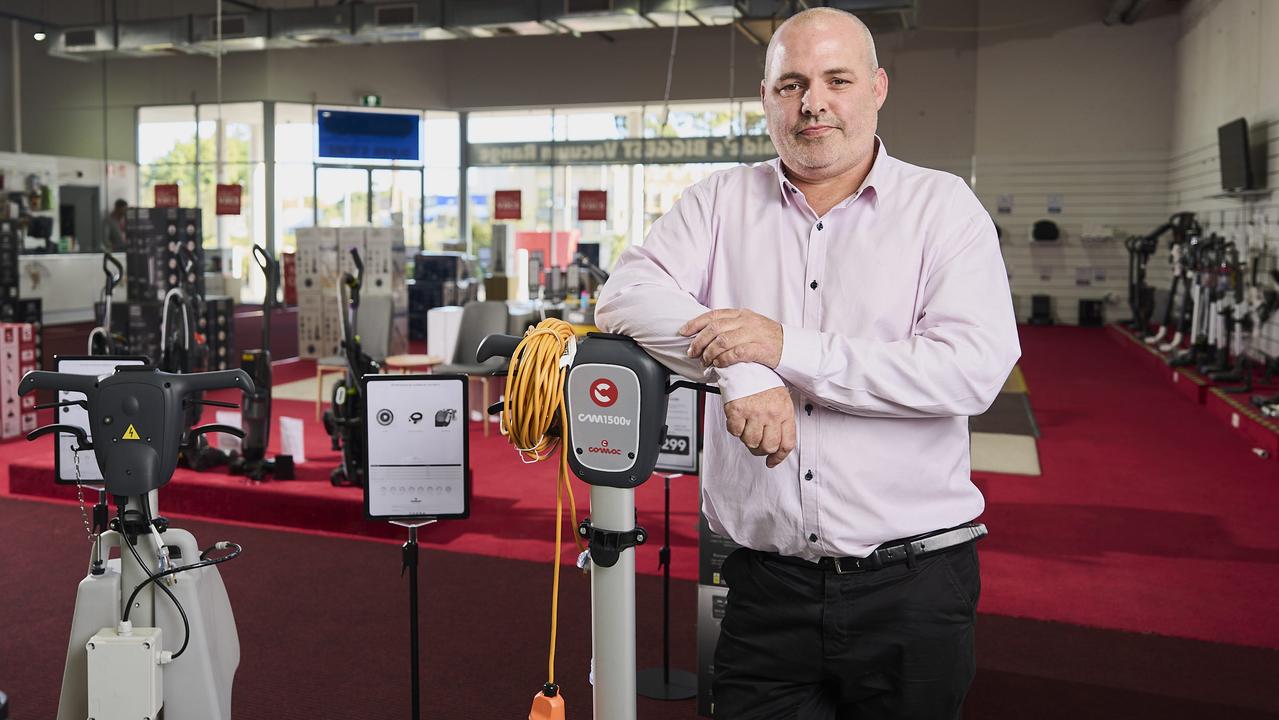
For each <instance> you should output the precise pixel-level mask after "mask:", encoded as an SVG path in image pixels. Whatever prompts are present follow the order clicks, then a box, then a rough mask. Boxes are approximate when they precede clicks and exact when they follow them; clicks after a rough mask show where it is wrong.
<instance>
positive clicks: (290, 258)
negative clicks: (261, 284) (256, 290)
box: [280, 253, 298, 306]
mask: <svg viewBox="0 0 1279 720" xmlns="http://www.w3.org/2000/svg"><path fill="white" fill-rule="evenodd" d="M280 285H281V289H282V291H283V296H282V298H281V299H282V300H283V301H284V304H285V305H289V306H293V305H297V304H298V254H297V253H283V254H281V255H280Z"/></svg>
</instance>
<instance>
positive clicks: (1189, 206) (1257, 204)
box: [1161, 123, 1279, 357]
mask: <svg viewBox="0 0 1279 720" xmlns="http://www.w3.org/2000/svg"><path fill="white" fill-rule="evenodd" d="M1253 130H1254V131H1253V133H1252V142H1253V143H1254V144H1257V143H1258V142H1259V141H1260V140H1261V139H1262V138H1264V139H1265V144H1266V150H1265V152H1264V153H1261V155H1263V156H1265V159H1266V168H1265V171H1266V172H1265V176H1266V177H1265V180H1264V182H1261V183H1258V184H1259V185H1262V186H1264V187H1266V188H1271V189H1274V190H1275V192H1274V193H1273V194H1271V195H1270V196H1265V195H1261V196H1257V197H1214V196H1216V195H1220V194H1221V193H1222V190H1221V169H1220V159H1219V157H1218V152H1217V143H1216V138H1215V137H1214V138H1211V139H1210V141H1209V142H1205V143H1203V144H1202V145H1199V146H1197V147H1194V148H1191V149H1189V150H1186V151H1184V152H1181V153H1178V154H1176V155H1174V156H1173V157H1172V158H1171V160H1170V162H1169V186H1170V187H1169V190H1170V194H1171V198H1172V203H1173V207H1175V208H1176V209H1178V210H1189V211H1192V212H1194V213H1196V215H1197V217H1198V219H1199V223H1200V225H1202V226H1203V229H1204V232H1205V233H1214V232H1215V233H1217V234H1218V235H1222V236H1225V237H1226V238H1227V239H1229V240H1233V241H1234V242H1235V243H1236V245H1238V246H1239V248H1240V249H1241V250H1242V249H1245V248H1246V249H1247V252H1248V254H1249V255H1252V256H1260V257H1261V258H1262V266H1261V267H1262V270H1263V271H1264V270H1268V269H1269V268H1272V267H1276V264H1277V263H1279V123H1269V124H1266V125H1265V126H1263V127H1261V128H1257V127H1254V128H1253ZM1255 155H1257V153H1254V156H1255ZM1254 173H1257V169H1256V168H1254ZM1257 174H1259V173H1257ZM1257 179H1260V178H1257ZM1161 265H1162V264H1161ZM1165 272H1166V270H1165ZM1264 279H1265V278H1264V273H1263V280H1264ZM1253 349H1254V351H1255V352H1257V353H1261V354H1264V355H1266V356H1268V357H1276V356H1279V313H1275V315H1272V316H1271V318H1270V320H1269V321H1268V322H1266V324H1265V325H1264V326H1263V327H1262V328H1261V331H1260V333H1259V334H1258V335H1257V338H1256V342H1255V344H1254V348H1253Z"/></svg>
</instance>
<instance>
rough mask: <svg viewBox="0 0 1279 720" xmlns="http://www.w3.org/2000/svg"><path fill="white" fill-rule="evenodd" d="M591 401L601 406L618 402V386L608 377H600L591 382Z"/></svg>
mask: <svg viewBox="0 0 1279 720" xmlns="http://www.w3.org/2000/svg"><path fill="white" fill-rule="evenodd" d="M591 401H592V402H594V403H595V404H596V405H599V406H600V407H609V406H611V405H612V404H613V403H615V402H617V386H616V385H614V384H613V381H612V380H609V379H608V378H600V379H599V380H596V381H595V382H593V383H591Z"/></svg>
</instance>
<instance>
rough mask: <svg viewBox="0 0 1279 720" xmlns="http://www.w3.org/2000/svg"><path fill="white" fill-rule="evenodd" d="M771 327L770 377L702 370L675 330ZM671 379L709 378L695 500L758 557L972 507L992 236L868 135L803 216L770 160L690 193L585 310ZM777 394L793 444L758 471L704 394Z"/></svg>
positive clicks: (1008, 335)
mask: <svg viewBox="0 0 1279 720" xmlns="http://www.w3.org/2000/svg"><path fill="white" fill-rule="evenodd" d="M719 308H749V309H751V310H754V311H755V312H758V313H760V314H762V315H765V316H767V317H770V318H772V319H774V320H777V321H778V322H780V323H781V324H782V326H783V334H784V340H783V348H782V358H781V362H780V363H779V364H778V366H777V369H776V370H773V369H770V368H768V367H767V366H764V365H760V364H756V363H740V364H737V365H732V366H729V367H727V368H724V369H722V370H715V369H709V370H706V369H703V368H702V366H701V363H700V360H699V359H693V358H689V357H687V354H686V352H687V349H688V346H689V343H690V340H691V339H690V338H685V337H681V336H679V335H678V334H677V330H678V328H679V327H680V326H681V325H682V324H683V323H685V322H686V321H688V320H690V319H691V318H694V317H696V316H698V315H700V314H702V313H704V312H706V310H707V309H719ZM595 321H596V324H597V325H598V326H599V327H600V328H601V329H602V330H605V331H608V332H615V333H622V334H625V335H629V336H631V337H633V338H634V339H635V340H636V341H637V342H639V343H640V345H641V346H643V347H644V348H645V349H646V350H648V351H649V352H650V353H651V354H652V355H653V356H654V357H656V358H657V359H658V360H660V361H661V362H662V363H663V364H665V365H666V366H667V367H669V368H671V369H672V370H673V371H675V372H677V373H679V374H681V375H684V376H686V377H689V378H693V379H696V380H701V381H704V382H718V384H719V387H720V390H721V391H722V393H723V395H722V397H721V398H716V396H714V395H710V396H709V400H708V402H707V404H706V408H707V409H706V448H705V452H706V455H705V467H704V469H703V473H702V478H701V481H702V511H703V512H704V513H705V514H706V518H707V520H708V521H709V523H710V526H711V528H712V529H713V530H715V531H716V532H719V533H721V534H724V535H727V536H728V537H730V538H732V539H733V540H735V541H736V542H738V543H740V544H742V545H745V546H747V547H751V548H755V549H757V550H768V551H776V552H779V553H781V554H783V555H793V556H797V557H802V558H807V559H810V560H811V559H815V558H818V557H821V556H828V555H833V556H844V555H857V556H864V555H866V554H867V553H869V552H870V551H871V550H872V549H873V548H874V547H875V546H876V545H879V544H880V543H882V542H884V541H886V540H891V539H894V538H900V537H907V536H910V535H915V534H919V533H924V532H929V531H932V530H938V529H941V528H947V527H951V526H954V525H959V524H962V523H964V522H967V521H969V520H971V519H973V518H974V517H976V516H977V515H979V514H980V513H981V511H982V508H983V507H984V504H985V503H984V500H983V499H982V496H981V492H980V491H979V490H978V489H977V488H976V487H975V486H974V485H973V483H972V481H971V478H970V475H969V469H970V462H969V437H968V418H967V416H969V415H977V414H980V413H982V412H984V411H985V410H986V408H988V407H989V406H990V404H991V402H993V401H994V398H995V395H996V394H997V393H998V392H999V390H1000V388H1001V387H1002V385H1003V383H1004V381H1005V379H1006V378H1007V377H1008V374H1009V372H1011V370H1012V367H1013V364H1014V363H1015V362H1016V360H1017V358H1018V357H1019V356H1020V354H1021V349H1020V347H1019V344H1018V341H1017V326H1016V320H1015V319H1014V317H1013V309H1012V301H1011V296H1010V294H1009V289H1008V279H1007V275H1006V273H1005V270H1004V262H1003V258H1002V256H1001V255H1000V251H999V241H998V239H997V237H996V235H995V227H994V224H993V223H992V222H991V219H990V216H989V215H988V214H987V213H986V211H985V210H984V209H983V208H982V206H981V203H979V202H978V200H977V198H976V197H975V196H974V195H973V193H972V191H971V190H970V189H969V188H968V186H967V185H966V184H965V183H964V181H963V180H961V179H959V178H958V177H955V176H954V175H949V174H947V173H943V172H939V171H936V170H929V169H926V168H921V167H916V166H914V165H909V164H907V163H904V162H902V161H900V160H897V159H896V158H893V157H891V156H889V155H888V153H887V152H886V150H885V149H884V147H883V144H882V143H878V144H877V151H876V158H875V162H874V165H873V167H872V170H871V172H870V174H869V176H867V178H866V181H865V182H864V183H863V184H862V186H861V188H860V189H858V191H857V192H856V193H854V194H853V195H852V196H851V197H849V198H847V199H846V200H844V201H843V202H841V203H840V204H838V205H836V206H835V207H834V208H832V209H831V210H830V211H829V212H828V213H826V215H825V216H823V217H820V218H819V217H818V216H817V215H816V213H814V212H813V210H812V209H811V208H810V207H809V205H808V203H807V202H806V201H805V199H804V194H803V193H802V192H800V191H799V190H798V189H797V188H796V187H795V186H793V185H792V184H791V183H790V182H789V181H788V180H787V179H786V177H785V175H784V172H783V170H782V166H781V161H780V160H777V159H774V160H772V161H770V162H767V163H761V164H759V165H755V166H752V167H737V168H733V169H730V170H724V171H721V172H717V173H715V174H714V175H712V176H711V177H709V178H707V179H706V180H704V181H702V182H700V183H698V184H696V185H694V186H692V187H690V188H689V189H688V191H687V192H686V193H685V194H684V195H683V197H681V198H680V199H679V201H678V202H676V203H675V206H674V207H673V208H671V210H670V212H668V213H666V215H664V216H663V217H662V218H660V219H659V220H658V221H657V222H656V223H654V224H653V228H652V230H651V231H650V232H649V235H648V238H647V239H646V240H645V242H644V245H643V246H642V247H632V248H630V249H628V250H627V251H626V252H625V253H624V254H623V255H622V257H621V259H620V260H619V261H618V264H617V268H616V269H615V270H614V272H613V274H612V277H611V278H610V279H609V281H608V283H607V284H606V285H605V286H604V290H603V292H602V294H601V298H600V304H599V307H598V309H597V310H596V313H595ZM781 385H785V386H786V387H787V388H788V389H789V390H790V391H791V397H792V399H793V400H794V403H795V421H796V434H797V439H798V443H797V447H796V449H795V451H794V452H792V453H791V454H790V455H789V456H788V457H787V458H786V460H785V461H784V462H783V463H782V464H780V465H778V466H777V467H775V468H773V469H769V468H767V467H766V466H765V465H764V458H762V457H756V456H754V455H752V454H751V453H750V452H749V451H748V450H747V449H746V447H745V446H744V445H743V444H742V443H741V441H740V440H738V439H737V438H734V437H733V436H731V435H729V434H728V432H727V431H726V430H725V427H724V410H723V405H722V403H723V402H728V401H730V400H734V399H737V398H741V397H745V396H747V395H751V394H754V393H757V392H760V391H763V390H767V389H769V388H773V387H778V386H781Z"/></svg>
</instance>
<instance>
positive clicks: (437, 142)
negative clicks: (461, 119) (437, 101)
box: [424, 110, 461, 174]
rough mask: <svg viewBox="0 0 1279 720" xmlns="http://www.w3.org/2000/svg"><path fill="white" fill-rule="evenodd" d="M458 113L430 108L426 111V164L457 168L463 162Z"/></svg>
mask: <svg viewBox="0 0 1279 720" xmlns="http://www.w3.org/2000/svg"><path fill="white" fill-rule="evenodd" d="M459 132H460V130H459V127H458V117H457V113H453V112H436V111H434V110H428V111H427V112H426V123H425V130H424V134H425V135H426V164H427V165H428V166H430V167H438V168H445V167H451V168H453V169H454V172H455V174H456V170H457V167H458V165H460V164H461V162H460V160H459V153H461V145H460V142H461V141H460V140H459V138H458V133H459Z"/></svg>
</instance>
